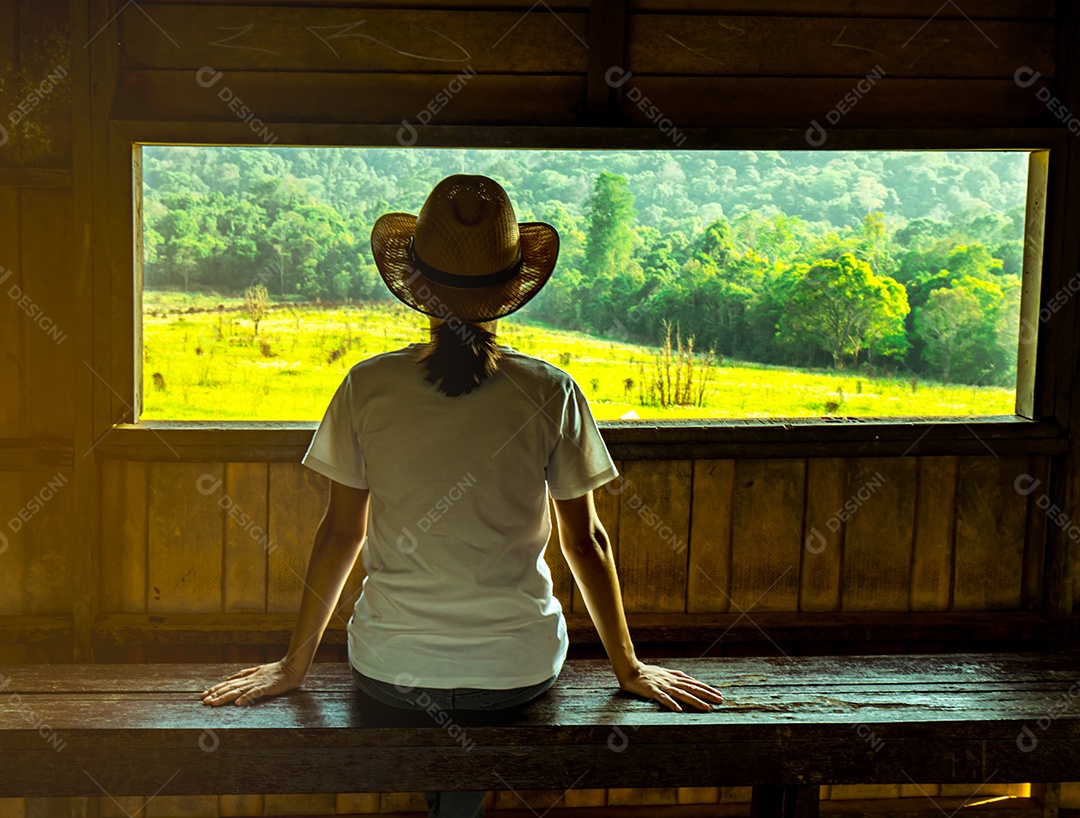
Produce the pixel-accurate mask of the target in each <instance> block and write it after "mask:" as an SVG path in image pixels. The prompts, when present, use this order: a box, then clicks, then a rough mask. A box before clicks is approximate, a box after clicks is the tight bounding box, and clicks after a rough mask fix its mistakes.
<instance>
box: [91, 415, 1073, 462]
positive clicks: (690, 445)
mask: <svg viewBox="0 0 1080 818" xmlns="http://www.w3.org/2000/svg"><path fill="white" fill-rule="evenodd" d="M804 420H807V419H793V420H783V421H781V420H771V421H765V422H762V421H760V420H755V421H753V422H746V421H738V420H733V421H727V422H722V423H713V422H709V421H702V422H701V423H700V424H693V423H671V424H665V425H664V426H662V427H657V426H653V427H648V426H644V425H643V426H642V427H639V428H635V427H636V424H635V426H627V425H622V424H615V423H607V422H603V421H602V422H600V423H599V424H598V425H599V427H600V432H601V435H602V436H603V438H604V442H605V444H606V445H607V447H608V450H609V451H610V452H611V454H612V457H613V458H614V459H615V460H616V462H618V461H620V460H622V459H623V453H632V455H633V457H632V458H629V459H633V460H678V459H683V456H685V459H691V460H710V459H724V458H740V459H745V458H759V457H764V458H786V457H883V456H890V455H892V456H900V455H904V454H905V453H906V454H909V455H913V456H914V455H924V454H925V455H956V454H965V453H966V454H978V453H983V454H985V453H986V445H990V446H993V448H994V451H996V452H998V453H999V454H1003V455H1004V454H1028V453H1044V454H1055V453H1060V452H1063V451H1065V450H1066V449H1067V448H1068V440H1067V438H1066V437H1065V436H1064V433H1063V432H1062V431H1061V430H1060V429H1058V428H1056V427H1054V426H1052V425H1051V424H1044V423H1039V422H1035V421H1017V419H1016V418H1015V416H1009V419H1007V420H1006V419H1004V418H1001V419H994V420H983V419H979V420H973V419H971V418H948V419H937V418H931V419H927V418H919V419H916V420H912V419H904V418H890V419H877V420H874V419H852V420H851V421H850V422H847V421H838V422H836V423H834V424H824V423H820V424H819V423H813V422H809V421H807V422H803V421H804ZM316 426H317V423H316V422H315V420H312V421H309V422H292V423H270V422H266V423H252V422H240V423H224V422H215V421H206V422H193V421H189V422H179V421H176V422H147V423H145V424H140V425H138V426H133V425H123V426H118V427H117V428H115V429H114V430H112V431H110V432H109V434H108V435H107V436H106V437H105V438H104V440H102V441H101V442H100V443H99V444H98V445H97V446H96V447H95V451H98V452H100V453H101V454H103V455H105V456H108V457H116V458H119V459H122V460H145V461H160V460H182V461H201V462H222V461H225V462H263V461H266V462H278V463H284V462H289V463H295V462H298V461H299V460H300V458H301V457H303V455H304V453H305V452H306V451H307V448H308V446H309V445H310V444H311V436H312V434H313V433H314V431H315V427H316ZM973 433H974V435H973ZM983 441H985V443H984V442H983ZM676 454H679V456H674V455H676Z"/></svg>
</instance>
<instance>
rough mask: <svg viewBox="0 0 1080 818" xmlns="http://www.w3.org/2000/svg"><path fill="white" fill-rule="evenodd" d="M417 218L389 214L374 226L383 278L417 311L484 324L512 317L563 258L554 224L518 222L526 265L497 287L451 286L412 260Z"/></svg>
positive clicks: (373, 244)
mask: <svg viewBox="0 0 1080 818" xmlns="http://www.w3.org/2000/svg"><path fill="white" fill-rule="evenodd" d="M415 232H416V216H414V215H412V214H409V213H387V214H385V215H384V216H381V217H380V218H379V220H378V221H377V222H375V226H374V227H373V228H372V230H371V254H372V256H373V257H374V258H375V266H376V268H378V270H379V275H380V276H382V280H383V282H384V283H385V284H386V286H387V288H388V289H389V290H390V292H391V293H393V294H394V296H395V297H396V298H397V299H398V300H400V301H401V302H402V303H404V304H405V305H406V306H408V307H411V308H412V309H414V310H416V311H418V312H422V313H424V314H425V315H430V316H433V317H435V318H442V319H443V320H447V321H449V320H451V319H453V318H457V319H458V320H459V321H467V322H469V323H473V324H480V323H484V322H486V321H494V320H496V319H498V318H503V317H505V316H507V315H510V314H511V313H512V312H516V311H517V310H519V309H521V308H522V307H524V306H525V305H526V304H527V303H528V302H529V301H530V300H531V299H532V298H533V297H534V296H535V295H536V294H537V293H538V292H540V290H541V289H542V288H543V286H544V285H545V284H546V283H547V281H548V279H549V278H550V277H551V273H552V271H553V270H554V269H555V263H556V261H557V260H558V256H559V233H558V231H557V230H555V228H554V227H552V226H551V225H550V224H545V223H543V222H522V223H519V224H518V233H519V235H520V239H521V269H520V270H519V271H518V272H517V274H515V275H513V276H511V277H510V279H508V280H507V281H505V282H503V283H501V284H496V285H494V286H492V287H451V286H449V285H447V284H440V283H438V282H435V281H432V280H431V279H430V278H428V277H427V276H425V275H424V274H423V273H421V272H420V271H419V270H418V269H416V268H415V267H414V266H413V265H412V263H411V262H410V260H409V239H411V238H412V236H413V234H414V233H415Z"/></svg>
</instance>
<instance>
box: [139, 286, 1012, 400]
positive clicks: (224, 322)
mask: <svg viewBox="0 0 1080 818" xmlns="http://www.w3.org/2000/svg"><path fill="white" fill-rule="evenodd" d="M241 306H242V299H238V298H235V297H219V296H215V295H212V294H192V293H173V292H168V293H165V292H154V291H146V292H144V294H143V309H144V325H143V373H144V381H145V383H144V387H143V413H142V419H143V420H319V419H321V418H322V415H323V412H324V411H325V410H326V406H327V404H328V403H329V401H330V398H331V397H332V396H333V394H334V391H335V390H336V389H337V387H338V385H339V384H340V383H341V380H342V378H344V376H345V373H346V372H348V370H349V368H350V367H352V366H353V365H354V364H355V363H357V362H359V361H361V360H364V359H365V358H370V357H371V356H373V355H377V354H379V353H381V352H388V351H390V350H394V349H400V348H401V347H403V346H406V345H407V344H410V343H422V342H424V341H426V340H427V326H428V324H427V319H426V318H424V317H423V316H421V315H419V314H418V313H416V312H414V311H412V310H410V309H408V308H407V307H405V306H404V305H401V304H399V303H397V302H393V303H385V304H377V305H362V306H345V307H333V308H319V307H313V306H310V305H305V306H299V307H293V306H291V305H282V304H275V305H273V308H272V309H271V311H270V313H269V314H268V315H267V317H266V318H264V319H263V320H262V322H261V323H260V325H259V334H258V337H256V336H255V334H254V326H253V324H252V321H251V320H250V319H249V318H248V317H247V316H246V315H245V314H244V313H243V311H242V309H241ZM189 310H190V312H189ZM498 337H499V341H500V343H503V344H507V345H509V346H511V347H513V348H514V349H517V350H519V351H520V352H523V353H526V354H528V355H533V356H535V357H537V358H542V359H543V360H545V361H548V362H550V363H552V364H554V365H556V366H559V367H560V368H562V369H565V370H566V371H567V372H568V373H570V375H572V376H573V378H574V379H575V380H576V381H577V382H578V384H579V385H580V386H581V388H582V390H583V391H584V392H585V395H586V397H587V398H588V399H589V403H590V405H591V407H592V411H593V414H594V416H595V417H596V418H597V419H598V420H616V419H618V418H619V417H621V416H622V415H625V414H626V413H627V412H630V411H631V410H632V411H634V412H636V413H637V416H638V417H639V418H641V419H657V418H779V417H822V416H826V415H838V416H893V417H895V416H904V415H952V416H956V415H990V414H1013V412H1014V404H1015V394H1014V392H1013V391H1012V390H1009V389H1004V388H1000V387H972V386H963V385H949V386H945V385H941V384H936V383H931V382H927V381H920V382H918V383H917V384H915V386H914V388H913V385H912V383H911V382H909V381H908V380H903V379H886V378H868V377H866V376H862V375H854V374H851V375H849V374H845V373H833V372H817V371H809V370H800V369H791V368H785V367H769V366H762V365H759V364H749V363H740V362H734V361H725V362H724V363H723V364H722V365H719V366H714V367H713V369H712V375H711V376H710V379H709V383H708V386H707V388H706V390H705V393H704V406H703V407H696V406H680V407H668V408H660V407H658V406H642V405H641V403H640V401H639V398H638V387H639V384H640V382H641V370H640V365H641V364H645V365H646V370H645V371H646V374H647V375H648V374H649V373H651V370H652V367H653V355H654V353H655V352H656V350H655V349H653V348H650V347H645V346H640V345H634V344H623V343H619V342H616V341H607V340H603V339H598V338H596V337H594V336H590V335H586V334H584V333H578V332H568V331H564V330H554V329H548V328H546V327H542V326H537V325H535V324H530V323H525V322H523V321H520V320H515V319H514V317H513V316H511V317H510V318H506V319H503V320H501V321H500V322H499V326H498ZM567 356H569V357H568V358H567ZM627 378H630V379H632V380H633V386H630V387H628V385H627V383H626V380H627Z"/></svg>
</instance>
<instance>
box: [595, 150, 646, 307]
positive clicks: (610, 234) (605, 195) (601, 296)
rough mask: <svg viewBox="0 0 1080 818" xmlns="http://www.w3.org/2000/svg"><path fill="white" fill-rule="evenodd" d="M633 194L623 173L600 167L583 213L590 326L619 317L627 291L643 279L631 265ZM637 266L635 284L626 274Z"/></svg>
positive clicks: (638, 269)
mask: <svg viewBox="0 0 1080 818" xmlns="http://www.w3.org/2000/svg"><path fill="white" fill-rule="evenodd" d="M633 221H634V196H633V194H632V193H631V192H630V189H629V187H628V185H627V181H626V177H625V176H617V175H615V174H613V173H609V172H608V171H603V172H602V173H601V174H600V175H599V176H597V177H596V184H595V185H594V186H593V195H592V196H591V197H590V199H589V203H588V210H587V214H586V217H585V224H586V229H585V257H584V264H583V267H584V269H583V270H582V272H583V273H584V277H585V280H586V282H588V287H589V299H588V301H587V302H586V303H585V304H583V305H582V311H583V314H584V317H585V320H586V322H587V323H588V324H589V325H590V326H591V327H597V328H598V327H606V326H608V325H609V324H611V323H612V322H613V321H614V320H615V319H616V318H618V317H619V314H620V312H622V310H621V309H620V307H621V306H625V304H620V303H619V302H620V301H624V300H625V297H626V296H627V295H628V292H629V291H632V290H635V289H637V287H640V284H641V283H643V277H642V276H641V272H640V267H638V266H637V265H633V267H632V266H631V262H630V257H631V254H632V252H633V250H634V232H633V229H632V224H633ZM634 268H637V269H636V277H638V278H639V281H638V282H637V287H633V286H628V281H627V277H628V276H631V275H632V274H633V273H634V272H635V270H634Z"/></svg>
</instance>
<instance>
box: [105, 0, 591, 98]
mask: <svg viewBox="0 0 1080 818" xmlns="http://www.w3.org/2000/svg"><path fill="white" fill-rule="evenodd" d="M540 11H542V9H541V10H540ZM120 27H121V38H122V39H121V42H122V46H121V52H122V55H123V59H124V64H125V66H128V67H136V68H139V69H147V68H150V69H166V70H168V69H188V70H189V73H191V72H194V71H196V70H198V69H201V68H202V67H203V66H213V67H214V68H215V69H217V70H218V71H226V72H229V73H231V72H233V71H244V70H249V71H250V70H273V71H356V72H363V71H376V72H388V73H412V72H428V71H441V72H447V71H458V72H460V71H463V70H464V69H465V68H470V69H472V70H473V71H475V72H478V73H502V74H517V73H522V74H525V73H538V74H539V73H543V74H572V73H576V74H584V73H585V70H586V50H587V48H588V46H587V44H586V41H587V38H588V32H587V27H588V15H586V14H583V13H579V12H572V11H571V12H563V13H560V14H558V15H556V14H552V13H546V14H545V13H537V14H522V13H521V12H520V11H487V10H454V11H450V10H442V9H438V10H436V9H430V10H424V11H422V12H421V11H417V10H414V9H407V8H406V9H395V8H392V7H391V8H382V9H365V10H363V11H360V10H347V9H333V8H318V7H312V6H305V7H298V8H273V7H267V8H261V9H260V10H259V14H258V16H257V18H253V17H252V14H251V10H250V9H249V8H246V7H243V6H207V5H203V4H198V5H196V4H187V5H170V6H164V7H160V8H157V9H155V12H154V14H153V18H152V19H151V17H150V16H149V15H145V14H125V15H122V16H121V26H120ZM189 79H190V81H191V82H192V83H194V81H195V80H194V77H193V76H192V77H190V78H189ZM226 80H228V77H226ZM192 93H198V89H196V88H194V87H193V88H192Z"/></svg>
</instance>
